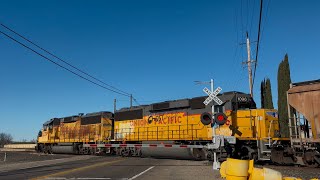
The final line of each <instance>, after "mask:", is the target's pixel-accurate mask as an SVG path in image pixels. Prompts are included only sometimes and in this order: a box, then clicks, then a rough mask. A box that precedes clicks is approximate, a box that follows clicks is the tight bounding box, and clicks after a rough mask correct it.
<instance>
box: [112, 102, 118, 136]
mask: <svg viewBox="0 0 320 180" xmlns="http://www.w3.org/2000/svg"><path fill="white" fill-rule="evenodd" d="M116 111H117V99H114V100H113V118H112V121H111V122H112V125H111V139H114V118H115V116H116V115H115V114H116Z"/></svg>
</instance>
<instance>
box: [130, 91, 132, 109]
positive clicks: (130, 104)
mask: <svg viewBox="0 0 320 180" xmlns="http://www.w3.org/2000/svg"><path fill="white" fill-rule="evenodd" d="M130 108H132V94H130Z"/></svg>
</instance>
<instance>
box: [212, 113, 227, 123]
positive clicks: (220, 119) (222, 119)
mask: <svg viewBox="0 0 320 180" xmlns="http://www.w3.org/2000/svg"><path fill="white" fill-rule="evenodd" d="M214 119H215V122H216V123H217V124H218V125H224V124H225V123H226V121H227V116H226V115H225V114H224V113H216V114H215V116H214Z"/></svg>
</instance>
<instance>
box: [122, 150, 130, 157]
mask: <svg viewBox="0 0 320 180" xmlns="http://www.w3.org/2000/svg"><path fill="white" fill-rule="evenodd" d="M120 154H121V156H122V157H128V156H129V155H130V150H129V149H127V148H123V149H122V150H121V151H120Z"/></svg>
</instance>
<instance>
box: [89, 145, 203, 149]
mask: <svg viewBox="0 0 320 180" xmlns="http://www.w3.org/2000/svg"><path fill="white" fill-rule="evenodd" d="M83 147H91V148H94V147H95V148H110V147H133V148H142V147H143V148H199V149H201V148H207V146H206V145H176V144H83Z"/></svg>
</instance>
